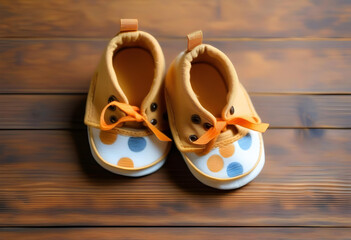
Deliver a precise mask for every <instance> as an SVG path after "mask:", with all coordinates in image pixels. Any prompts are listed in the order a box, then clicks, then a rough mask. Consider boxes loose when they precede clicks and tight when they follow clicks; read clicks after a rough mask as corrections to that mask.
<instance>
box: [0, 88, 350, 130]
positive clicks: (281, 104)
mask: <svg viewBox="0 0 351 240" xmlns="http://www.w3.org/2000/svg"><path fill="white" fill-rule="evenodd" d="M251 98H252V101H253V103H254V105H255V107H256V110H257V112H258V113H259V114H260V116H261V118H262V120H263V121H266V122H268V123H270V127H271V128H304V127H313V128H351V104H350V103H351V95H345V96H343V95H252V97H251ZM85 100H86V95H17V94H16V95H7V94H6V95H0V116H2V117H1V118H0V129H82V128H85V126H84V124H83V118H84V112H85Z"/></svg>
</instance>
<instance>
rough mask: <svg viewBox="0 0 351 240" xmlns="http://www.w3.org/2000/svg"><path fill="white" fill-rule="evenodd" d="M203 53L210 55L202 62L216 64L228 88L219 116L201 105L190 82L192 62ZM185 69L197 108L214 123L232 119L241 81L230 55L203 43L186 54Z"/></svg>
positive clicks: (188, 85) (188, 86)
mask: <svg viewBox="0 0 351 240" xmlns="http://www.w3.org/2000/svg"><path fill="white" fill-rule="evenodd" d="M202 54H206V55H207V56H208V57H206V58H204V59H201V61H200V62H208V63H209V64H210V65H212V66H214V67H215V68H216V69H217V70H218V71H219V72H220V74H221V75H222V77H223V79H224V81H225V85H226V88H227V91H226V92H227V93H226V103H225V104H223V106H220V107H221V108H222V111H221V113H220V115H219V116H215V115H213V114H212V113H211V111H210V110H209V109H206V108H205V107H204V106H202V105H201V103H200V101H199V99H198V97H197V96H196V94H195V92H194V91H193V89H192V86H191V83H190V69H191V67H192V62H193V61H194V60H196V59H197V58H201V55H202ZM184 70H185V71H184V74H185V79H188V81H187V82H186V85H187V87H186V88H187V89H188V90H190V95H191V96H192V99H193V101H194V102H195V103H196V104H195V107H196V108H197V110H199V111H200V112H202V113H203V114H205V115H206V116H207V117H209V118H210V119H212V121H213V123H214V122H215V121H216V119H222V120H227V119H230V118H231V117H232V115H233V114H232V113H233V110H231V109H232V108H234V107H233V103H234V102H236V101H240V99H237V96H238V95H240V94H238V91H240V83H239V80H238V77H237V74H236V71H235V69H234V67H233V65H232V63H231V61H230V60H229V59H228V57H227V56H226V55H225V54H224V53H222V52H221V51H219V50H218V49H217V48H214V47H212V46H210V45H207V44H201V45H198V46H196V47H194V48H193V49H192V50H191V51H190V52H189V53H188V54H186V56H185V64H184ZM234 111H235V109H234Z"/></svg>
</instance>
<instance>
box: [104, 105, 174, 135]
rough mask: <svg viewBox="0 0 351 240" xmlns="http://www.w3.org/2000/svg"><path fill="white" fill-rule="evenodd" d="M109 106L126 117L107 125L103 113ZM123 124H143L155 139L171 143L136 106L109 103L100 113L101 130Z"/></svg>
mask: <svg viewBox="0 0 351 240" xmlns="http://www.w3.org/2000/svg"><path fill="white" fill-rule="evenodd" d="M110 106H116V107H118V108H119V109H121V110H122V111H123V112H124V113H125V114H126V116H124V117H121V118H120V119H119V120H118V121H117V122H115V123H112V124H107V123H106V121H105V112H106V110H107V108H109V107H110ZM124 122H144V123H145V124H146V126H147V127H148V128H149V129H150V130H151V131H152V132H153V133H154V134H155V135H156V137H157V138H158V139H159V140H161V141H172V140H171V139H170V138H169V137H167V136H166V135H165V134H164V133H163V132H161V131H160V130H158V129H157V128H156V127H155V126H154V125H152V124H151V123H150V122H149V121H148V120H147V119H146V118H145V117H144V116H142V115H141V114H140V109H139V108H138V107H136V106H131V105H129V104H126V103H120V102H117V101H113V102H110V103H109V104H107V105H106V106H105V107H104V109H103V110H102V112H101V115H100V128H101V130H104V131H106V130H111V129H113V128H114V127H118V126H120V125H121V124H122V123H124Z"/></svg>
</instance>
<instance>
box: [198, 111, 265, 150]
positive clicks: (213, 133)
mask: <svg viewBox="0 0 351 240" xmlns="http://www.w3.org/2000/svg"><path fill="white" fill-rule="evenodd" d="M227 125H239V126H242V127H245V128H248V129H251V130H255V131H258V132H261V133H263V132H265V131H266V130H267V128H268V126H269V124H268V123H259V121H258V119H257V118H255V117H250V116H244V117H234V118H232V119H229V120H223V119H220V118H217V121H216V123H215V125H214V126H213V127H211V128H210V129H209V130H208V131H207V132H206V133H205V134H204V135H202V136H201V137H200V138H199V139H197V140H196V141H195V142H194V143H195V144H198V145H204V144H207V143H209V142H210V146H207V147H206V149H205V151H206V150H210V149H209V148H211V147H212V146H213V144H214V142H215V141H216V139H217V137H218V136H219V134H220V133H221V132H222V131H223V130H224V129H225V127H226V126H227Z"/></svg>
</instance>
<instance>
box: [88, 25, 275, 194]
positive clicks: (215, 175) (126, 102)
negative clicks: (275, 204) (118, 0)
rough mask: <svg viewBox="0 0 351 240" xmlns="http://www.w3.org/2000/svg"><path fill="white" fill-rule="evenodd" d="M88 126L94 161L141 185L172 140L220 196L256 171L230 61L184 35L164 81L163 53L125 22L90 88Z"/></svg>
mask: <svg viewBox="0 0 351 240" xmlns="http://www.w3.org/2000/svg"><path fill="white" fill-rule="evenodd" d="M84 122H85V124H86V125H87V126H88V137H89V143H90V147H91V151H92V154H93V156H94V158H95V159H96V161H97V162H98V163H99V164H100V165H101V166H102V167H104V168H106V169H107V170H109V171H111V172H114V173H117V174H121V175H125V176H132V177H139V176H144V175H147V174H150V173H152V172H155V171H156V170H158V169H159V168H160V167H161V166H162V165H163V164H164V162H165V160H166V157H167V154H168V153H169V151H170V148H171V145H172V142H171V141H172V140H171V139H170V138H169V137H168V136H167V135H166V134H165V133H164V131H166V130H167V129H168V126H169V127H170V129H171V132H172V135H173V139H174V142H175V144H176V146H177V148H178V149H179V151H180V152H181V155H182V156H183V158H184V160H185V162H186V164H187V166H188V168H189V169H190V171H191V172H192V174H193V175H194V176H195V177H196V178H197V179H198V180H200V181H201V182H202V183H204V184H206V185H208V186H211V187H214V188H218V189H234V188H239V187H241V186H243V185H245V184H247V183H248V182H250V181H251V180H252V179H254V178H255V177H256V176H257V175H258V174H259V173H260V171H261V169H262V167H263V165H264V161H265V155H264V146H263V139H262V135H261V133H262V132H264V131H265V130H266V129H267V127H268V124H266V123H261V120H260V118H259V116H258V115H257V113H256V111H255V109H254V107H253V105H252V103H251V100H250V97H249V96H248V94H247V92H246V91H245V89H244V87H243V86H242V85H241V83H240V82H239V79H238V76H237V74H236V72H235V69H234V67H233V65H232V63H231V61H230V60H229V59H228V57H227V56H226V55H225V54H224V53H222V52H221V51H219V50H218V49H217V48H215V47H212V46H210V45H207V44H202V32H201V31H198V32H194V33H192V34H189V35H188V46H187V49H186V50H185V51H183V52H181V53H180V54H179V55H178V57H177V58H176V59H175V60H174V61H173V63H172V64H171V66H170V68H169V70H168V72H167V75H166V77H165V60H164V56H163V53H162V50H161V47H160V45H159V44H158V42H157V40H156V39H155V38H154V37H153V36H151V35H150V34H148V33H146V32H143V31H138V21H137V20H136V19H122V20H121V28H120V32H119V33H118V34H117V35H116V36H115V37H114V38H113V39H112V40H111V41H110V43H109V44H108V46H107V48H106V50H105V52H104V54H103V56H102V58H101V60H100V63H99V65H98V67H97V70H96V72H95V74H94V76H93V79H92V81H91V85H90V89H89V93H88V98H87V105H86V113H85V119H84Z"/></svg>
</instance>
